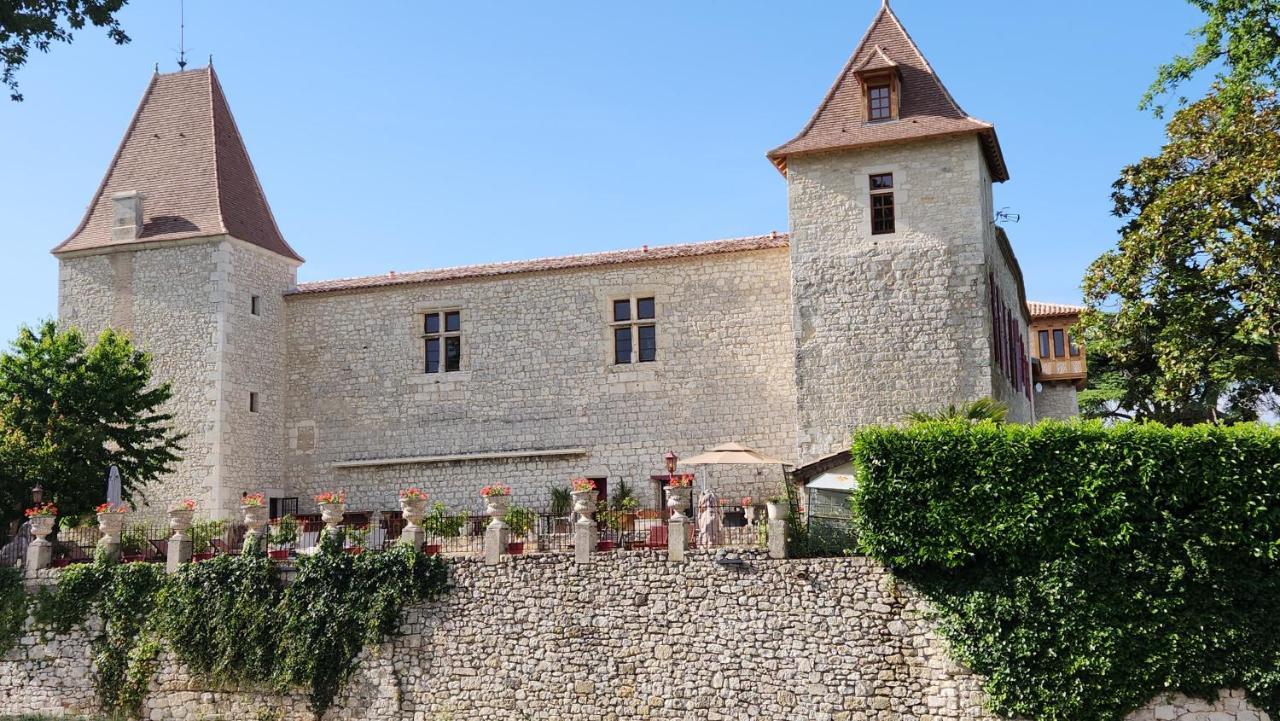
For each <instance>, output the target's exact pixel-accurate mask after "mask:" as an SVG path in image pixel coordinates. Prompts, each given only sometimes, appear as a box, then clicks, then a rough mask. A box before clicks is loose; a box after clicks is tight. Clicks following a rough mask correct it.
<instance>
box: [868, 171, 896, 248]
mask: <svg viewBox="0 0 1280 721" xmlns="http://www.w3.org/2000/svg"><path fill="white" fill-rule="evenodd" d="M885 177H888V178H889V185H888V186H887V187H886V186H883V185H881V186H880V187H876V183H877V180H876V179H877V178H885ZM867 188H868V189H869V191H870V198H869V200H868V202H867V212H868V213H869V214H870V217H871V234H872V235H893V234H894V233H896V232H898V205H897V199H896V198H895V197H894V190H895V188H896V186H895V185H894V182H893V173H872V174H870V175H868V176H867ZM886 201H887V203H886ZM877 204H879V205H878V207H877ZM886 212H887V213H888V216H889V217H888V225H887V227H886V226H885V219H884V217H883V215H881V217H877V214H883V213H886Z"/></svg>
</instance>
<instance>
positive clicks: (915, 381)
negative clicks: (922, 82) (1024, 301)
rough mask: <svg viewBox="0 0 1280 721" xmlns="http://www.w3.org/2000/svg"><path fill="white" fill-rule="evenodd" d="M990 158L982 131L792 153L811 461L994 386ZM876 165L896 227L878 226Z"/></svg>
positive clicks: (800, 342) (797, 303) (802, 444)
mask: <svg viewBox="0 0 1280 721" xmlns="http://www.w3.org/2000/svg"><path fill="white" fill-rule="evenodd" d="M982 163H983V161H982V159H981V153H980V152H979V147H978V142H977V140H976V139H974V138H972V137H969V138H952V139H942V140H929V141H920V142H914V143H909V144H902V145H893V146H884V147H877V148H874V149H869V150H857V151H843V152H835V153H824V154H814V155H801V156H793V157H791V158H790V159H789V160H788V163H787V174H788V185H789V189H790V212H791V269H792V275H793V283H792V298H793V300H794V319H793V327H794V331H795V334H796V336H795V337H796V361H795V374H796V389H797V399H796V403H797V407H798V411H797V414H798V417H799V423H800V430H799V432H798V439H797V440H798V455H799V458H798V461H799V462H800V463H805V462H808V461H811V460H813V459H815V458H820V457H823V456H826V455H829V454H832V453H835V452H837V451H841V450H845V449H847V447H848V445H849V439H850V433H851V431H852V429H853V428H855V427H858V426H861V425H866V424H869V423H896V422H898V421H901V420H902V418H903V417H904V416H905V415H906V414H907V413H909V412H911V411H918V410H931V409H936V408H939V407H945V406H946V405H947V404H948V403H958V402H962V401H967V400H973V399H975V398H980V397H984V396H989V395H992V376H991V357H990V351H989V347H990V342H989V340H988V338H989V336H990V335H991V323H990V318H989V315H990V314H989V312H988V311H987V310H986V309H987V307H988V305H989V303H988V295H987V285H986V283H987V281H986V276H987V268H986V261H987V259H986V257H985V252H984V243H983V237H984V236H983V232H984V231H983V221H984V216H983V213H984V212H985V211H984V208H983V195H982V193H981V192H980V188H981V184H982ZM878 173H893V181H894V204H895V208H896V221H897V222H896V232H894V233H892V234H885V235H872V234H871V221H870V217H869V216H870V213H869V205H870V187H869V183H870V181H869V176H870V175H872V174H878ZM988 219H989V218H988Z"/></svg>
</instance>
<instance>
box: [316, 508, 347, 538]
mask: <svg viewBox="0 0 1280 721" xmlns="http://www.w3.org/2000/svg"><path fill="white" fill-rule="evenodd" d="M346 511H347V504H345V503H321V504H320V520H322V521H324V532H325V533H331V534H338V533H342V529H340V528H338V526H340V525H342V518H343V514H345V513H346Z"/></svg>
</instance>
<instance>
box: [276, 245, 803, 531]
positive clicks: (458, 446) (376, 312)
mask: <svg viewBox="0 0 1280 721" xmlns="http://www.w3.org/2000/svg"><path fill="white" fill-rule="evenodd" d="M789 276H790V273H789V265H788V260H787V253H786V251H785V250H781V249H779V250H768V251H752V252H739V253H726V254H720V255H711V256H704V257H701V258H698V259H684V260H677V261H671V262H653V263H631V264H627V265H620V266H612V267H597V268H587V269H581V270H570V271H557V272H543V273H528V274H519V275H510V276H503V277H500V278H479V279H474V280H467V281H452V282H444V283H431V284H421V285H413V286H399V287H390V288H382V289H374V290H369V291H364V292H358V293H347V294H329V295H320V296H308V295H294V296H289V297H287V298H286V305H287V311H288V355H289V362H288V369H289V371H288V390H287V400H286V404H287V422H286V430H285V432H286V437H287V443H288V447H287V450H286V485H287V486H288V487H289V489H291V491H292V492H293V493H295V494H296V495H298V496H299V497H300V498H301V504H302V508H303V509H304V512H305V510H307V509H309V508H312V507H314V504H312V503H311V496H313V495H314V494H315V493H316V492H319V491H321V490H328V489H342V490H345V491H346V492H347V497H348V504H349V506H350V507H351V508H353V509H369V508H382V509H390V508H395V507H396V506H397V504H396V500H395V498H396V493H397V491H399V490H400V489H402V488H404V487H406V486H408V485H411V484H412V485H419V486H421V487H423V488H424V489H425V490H426V491H427V492H428V493H430V494H431V495H432V496H433V497H434V498H437V499H439V500H443V501H445V502H446V503H448V504H449V505H450V506H452V507H453V508H455V509H468V508H470V509H473V510H478V508H479V507H480V502H479V497H478V495H477V494H478V491H479V489H480V487H481V486H483V485H485V484H487V483H494V482H500V483H505V484H508V485H510V486H512V487H513V489H514V494H515V501H516V502H517V503H520V504H524V505H528V506H533V507H538V508H541V507H544V506H545V505H546V504H547V502H548V491H547V489H548V487H549V486H552V485H557V486H565V485H567V484H568V482H569V480H570V479H572V478H574V477H576V476H590V477H603V478H607V479H608V483H609V486H610V488H616V487H617V484H618V483H619V482H620V481H626V482H627V483H628V484H629V485H630V486H631V487H632V488H633V489H635V491H636V492H637V493H638V494H639V496H640V497H641V498H642V499H646V500H648V501H650V502H652V501H653V500H655V499H654V493H653V488H652V486H651V485H650V481H649V477H650V476H651V475H653V474H661V473H664V472H665V471H664V469H663V460H662V456H663V454H665V453H666V452H667V451H670V450H674V451H675V452H676V453H677V454H679V455H680V456H682V457H685V458H688V457H690V456H692V455H694V454H697V453H701V452H702V451H704V450H707V449H708V448H710V447H712V446H715V445H717V444H720V443H724V442H727V441H737V442H740V443H744V444H746V445H749V446H751V447H753V448H756V449H758V450H760V451H761V452H763V453H766V454H769V455H771V456H774V457H777V458H781V459H788V458H789V457H790V456H791V451H792V449H793V448H794V445H795V417H794V415H793V414H794V395H795V391H794V377H793V374H792V370H791V369H792V356H793V350H792V348H793V346H792V338H791V330H790V311H789V308H790V288H789V280H788V279H789ZM649 296H652V297H654V298H656V303H657V318H656V325H657V361H656V362H653V363H637V364H632V365H615V364H614V362H613V342H612V330H611V326H610V321H611V320H612V316H611V314H610V312H611V302H612V301H613V300H614V299H616V298H625V297H649ZM446 309H450V310H451V309H459V310H460V311H461V313H462V369H461V371H460V372H456V373H439V374H427V373H425V368H424V360H423V340H422V314H423V313H424V312H427V311H439V310H446ZM529 451H563V452H566V453H568V452H570V451H572V452H571V453H568V454H567V455H557V456H544V457H534V458H530V457H523V458H521V457H510V458H491V459H486V460H467V461H461V462H448V463H439V462H434V463H400V464H396V463H394V462H386V463H382V464H380V465H374V466H370V467H363V468H354V469H353V468H346V467H335V465H334V464H335V463H342V462H348V461H358V460H382V461H388V460H394V459H399V458H407V457H423V456H427V457H431V456H447V455H462V454H476V453H493V454H519V453H522V452H529ZM688 470H690V471H694V472H697V473H699V474H704V473H709V474H710V477H711V478H712V480H713V485H714V486H715V487H716V488H717V490H719V491H720V492H721V493H722V495H724V496H726V497H729V498H736V497H740V496H741V495H747V494H750V495H754V496H756V497H761V496H763V495H770V494H772V493H775V492H777V489H778V487H779V484H780V482H781V473H780V471H778V470H774V469H765V470H764V471H762V472H761V473H760V474H757V469H755V468H751V469H747V470H745V471H744V470H742V469H736V470H735V469H733V468H723V467H722V468H714V469H706V468H699V469H688Z"/></svg>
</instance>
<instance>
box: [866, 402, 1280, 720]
mask: <svg viewBox="0 0 1280 721" xmlns="http://www.w3.org/2000/svg"><path fill="white" fill-rule="evenodd" d="M854 460H855V462H856V464H857V466H858V490H857V491H856V493H855V495H854V501H853V504H854V516H855V525H856V527H857V531H858V535H859V539H860V543H861V544H862V547H863V550H864V551H865V552H867V553H868V554H869V555H871V556H873V557H874V558H876V559H877V560H879V561H881V562H882V563H885V564H886V565H888V566H890V567H891V568H893V569H894V572H895V573H896V574H897V575H898V576H900V577H902V578H903V579H905V580H907V581H910V582H911V583H912V584H913V585H914V586H915V587H916V588H917V589H918V590H919V591H920V592H921V593H922V594H923V595H924V596H925V597H926V598H928V599H929V601H930V602H931V603H932V604H933V606H934V608H935V609H936V611H937V613H938V617H939V621H940V628H941V630H942V632H943V634H944V635H945V636H946V637H947V639H948V640H949V642H950V644H951V647H952V651H953V653H954V654H955V655H956V656H957V657H958V658H959V660H961V661H963V662H964V663H965V664H967V665H968V666H970V667H971V668H973V669H974V670H975V671H977V672H978V673H980V674H982V675H983V677H984V678H985V689H986V691H987V695H988V698H989V703H990V705H991V707H992V710H993V711H996V712H998V713H1000V714H1003V715H1006V716H1013V717H1024V718H1037V719H1043V720H1045V721H1115V720H1118V719H1122V718H1123V717H1124V716H1125V715H1126V714H1127V713H1129V712H1130V711H1132V710H1134V709H1136V708H1138V707H1140V706H1142V705H1143V704H1145V703H1146V702H1147V701H1148V700H1149V699H1151V698H1152V697H1154V696H1156V695H1158V694H1160V693H1164V692H1168V691H1175V690H1176V691H1182V692H1184V693H1187V694H1189V695H1193V696H1201V697H1211V696H1213V695H1214V694H1215V693H1216V691H1217V690H1218V689H1220V688H1244V689H1246V691H1247V692H1248V693H1249V695H1250V697H1251V699H1252V700H1253V701H1254V702H1255V703H1257V704H1258V705H1260V706H1262V707H1263V708H1265V709H1266V710H1267V711H1268V712H1269V713H1270V714H1271V715H1272V716H1273V717H1275V716H1276V715H1277V712H1278V711H1280V624H1277V623H1276V621H1275V619H1276V618H1280V432H1277V431H1276V430H1275V429H1270V428H1266V427H1262V426H1250V425H1240V426H1233V427H1225V428H1224V427H1214V426H1195V427H1181V428H1166V427H1163V426H1156V425H1132V424H1124V425H1119V426H1115V427H1104V426H1103V425H1101V424H1098V423H1073V424H1061V423H1043V424H1040V425H1037V426H1034V427H1029V426H997V425H995V424H991V423H985V424H978V425H970V424H967V423H924V424H919V425H914V426H911V427H908V428H903V429H887V428H876V429H867V430H865V431H862V432H860V433H858V435H857V436H856V438H855V440H854Z"/></svg>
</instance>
